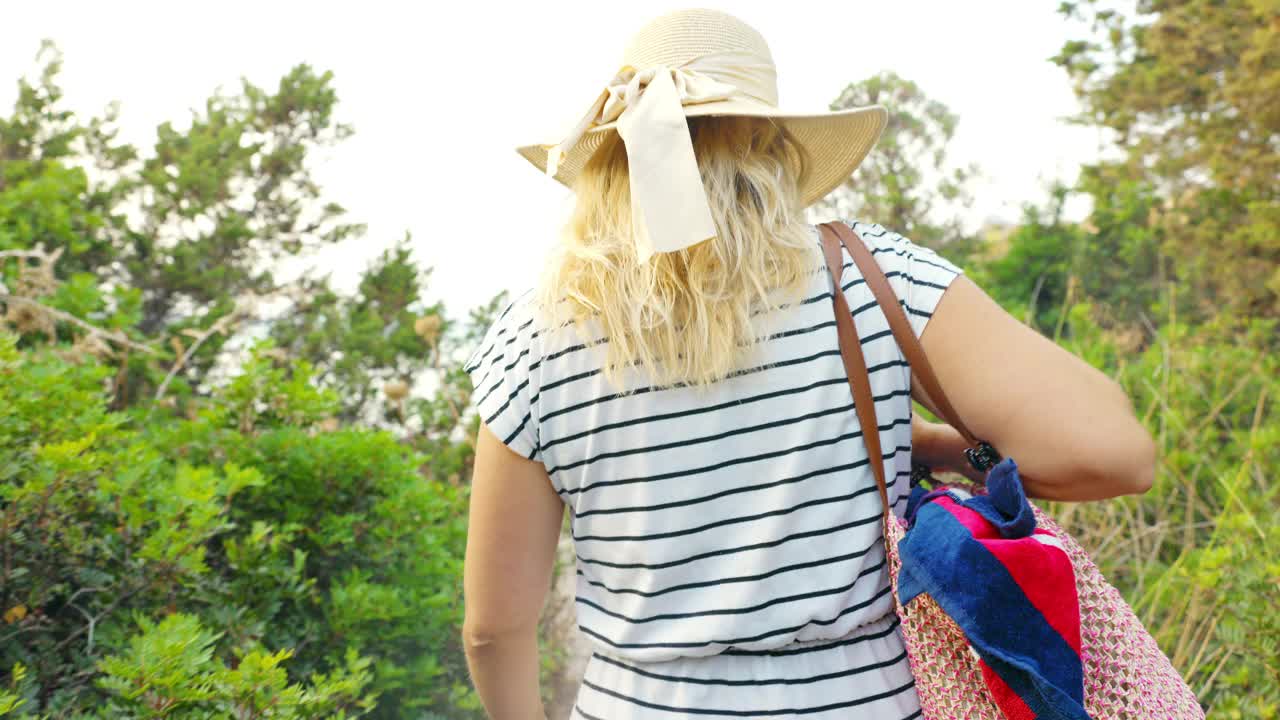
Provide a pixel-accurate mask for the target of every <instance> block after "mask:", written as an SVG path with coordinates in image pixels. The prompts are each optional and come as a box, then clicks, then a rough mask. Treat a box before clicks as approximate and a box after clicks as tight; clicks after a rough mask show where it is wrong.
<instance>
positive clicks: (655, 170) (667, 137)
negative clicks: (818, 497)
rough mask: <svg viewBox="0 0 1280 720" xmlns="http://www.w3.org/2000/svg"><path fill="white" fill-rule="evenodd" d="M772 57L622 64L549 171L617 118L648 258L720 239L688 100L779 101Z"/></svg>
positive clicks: (638, 237) (634, 216) (556, 152)
mask: <svg viewBox="0 0 1280 720" xmlns="http://www.w3.org/2000/svg"><path fill="white" fill-rule="evenodd" d="M776 88H777V78H776V75H775V72H774V66H773V64H772V63H770V62H766V61H762V60H761V59H760V58H758V57H756V56H754V55H749V54H745V53H715V54H711V55H703V56H701V57H698V58H695V59H694V60H691V61H689V62H687V63H684V64H683V65H679V66H675V67H672V66H667V65H654V66H651V67H647V68H644V69H642V70H638V69H636V68H634V67H632V66H630V65H628V66H625V67H623V68H622V69H621V70H620V71H618V74H617V75H616V76H614V78H613V80H612V81H610V83H609V84H608V85H607V86H606V87H605V89H604V90H603V91H602V92H601V93H600V96H599V97H597V98H596V100H595V102H593V103H592V104H591V107H589V108H588V109H587V113H586V114H585V115H584V116H583V118H582V120H581V121H579V122H578V124H577V125H576V126H575V127H574V128H573V130H572V131H571V132H570V133H569V135H568V136H566V137H565V139H564V140H562V141H561V142H560V143H559V144H557V145H554V146H551V147H550V148H548V151H547V167H546V172H547V174H548V175H551V176H554V175H555V174H556V172H557V170H558V169H559V165H560V160H561V158H562V157H563V155H564V154H565V153H566V152H568V151H569V150H572V149H573V148H574V147H575V146H576V145H577V144H578V142H579V141H580V140H581V139H582V136H583V135H585V134H586V133H587V132H588V131H589V130H590V129H591V128H592V127H595V126H599V125H604V124H606V123H611V122H616V123H617V125H616V128H617V130H618V134H619V136H621V138H622V142H623V144H624V145H625V146H626V150H627V162H628V166H629V169H630V179H631V224H632V232H633V234H634V237H635V242H636V251H637V253H638V255H639V259H640V261H641V262H644V261H646V260H648V259H649V257H650V256H651V255H653V253H655V252H674V251H677V250H683V249H684V248H687V247H689V246H691V245H695V244H697V243H700V242H702V241H704V240H708V239H710V238H713V237H715V235H716V228H715V222H714V221H713V220H712V218H711V207H710V205H708V203H707V194H706V189H705V188H704V187H703V185H702V176H701V174H700V173H699V171H698V161H697V158H696V157H695V156H694V153H693V141H692V139H691V138H690V136H689V128H688V125H687V123H686V120H685V114H684V106H686V105H697V104H700V103H708V102H717V101H722V100H728V99H731V98H740V97H747V98H751V99H753V100H756V101H758V102H762V103H765V104H766V105H770V106H776V105H777V100H776V98H777V90H776Z"/></svg>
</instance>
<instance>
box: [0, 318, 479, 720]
mask: <svg viewBox="0 0 1280 720" xmlns="http://www.w3.org/2000/svg"><path fill="white" fill-rule="evenodd" d="M0 338H2V339H0V473H3V478H2V479H0V511H2V512H3V516H2V520H0V522H3V531H2V532H0V556H2V558H3V562H0V569H2V570H0V572H3V573H4V574H3V577H0V612H3V614H4V620H5V622H4V624H3V625H0V667H4V668H14V667H16V666H17V665H18V664H21V666H22V667H23V668H24V670H23V675H24V678H23V679H22V680H21V681H19V680H18V679H17V677H18V673H17V672H14V673H13V676H14V678H15V680H14V683H13V687H12V689H11V690H9V691H6V692H8V693H9V694H8V695H0V708H4V707H6V704H7V706H8V708H9V709H8V710H7V711H6V712H27V713H34V714H36V715H48V716H51V717H71V716H76V715H79V716H82V717H91V716H94V715H93V714H94V713H99V714H101V713H105V714H101V715H100V716H102V717H111V718H127V717H139V718H144V717H178V718H187V717H191V718H195V717H201V718H204V717H209V718H214V717H228V718H230V717H279V718H295V717H296V718H312V717H317V718H318V717H355V716H359V715H366V714H367V715H368V716H369V717H379V718H399V717H406V716H411V715H412V714H414V713H422V712H426V711H430V710H434V711H437V712H443V713H448V714H449V715H450V716H459V715H466V714H468V713H470V712H472V711H473V710H474V708H475V707H476V704H475V701H474V698H473V697H472V695H471V693H470V691H469V690H468V689H467V686H466V684H465V670H464V668H463V667H462V660H461V654H460V653H459V652H458V650H457V643H456V637H457V632H456V627H457V625H458V624H459V623H460V620H461V604H460V576H461V560H462V549H463V542H464V534H465V530H464V523H465V513H464V509H465V491H464V489H463V488H461V487H455V486H453V485H451V484H448V483H443V482H437V481H434V480H432V479H431V478H430V477H428V476H424V474H423V473H422V472H421V468H423V467H424V466H427V465H428V464H429V463H431V458H430V457H427V456H425V455H423V454H421V453H420V452H417V451H415V450H413V449H412V448H410V447H407V446H405V445H404V444H402V443H399V442H397V441H396V440H395V439H394V438H393V437H391V436H390V435H389V434H387V433H384V432H374V431H369V430H358V429H338V430H333V429H331V428H329V427H328V426H326V424H325V423H324V422H323V421H324V420H325V419H326V418H327V417H328V416H329V413H331V412H332V411H333V408H334V407H335V403H334V400H333V398H332V397H331V396H330V395H328V394H327V393H325V392H322V391H319V390H317V389H315V387H314V385H313V383H312V382H311V381H310V378H309V375H308V373H309V368H308V367H307V366H306V365H305V364H292V365H290V366H288V367H286V366H284V364H283V363H281V362H278V361H277V360H275V359H274V358H273V355H274V354H273V353H272V352H271V351H270V349H267V348H264V349H262V350H260V351H256V352H255V353H254V354H253V356H252V357H251V358H250V359H249V360H248V362H246V364H245V366H244V369H243V372H242V373H241V374H240V375H238V376H237V377H236V378H235V379H233V380H232V381H231V382H230V383H228V384H227V386H226V387H225V388H224V389H222V390H221V391H218V392H216V393H215V394H214V395H213V396H212V397H211V398H209V399H208V400H207V401H196V400H192V401H190V402H189V403H188V405H187V408H186V410H187V412H188V416H187V417H182V418H180V417H175V416H173V415H171V414H169V413H168V411H166V410H165V409H163V408H159V407H157V408H153V409H151V410H135V411H131V412H130V413H127V414H122V413H114V412H111V411H109V410H108V408H107V406H106V401H107V394H106V393H105V392H104V389H103V381H104V378H105V377H106V376H107V374H108V372H109V371H108V370H107V369H105V368H102V367H99V366H97V365H95V364H93V363H92V362H79V361H77V362H72V361H70V360H68V359H65V358H62V357H59V355H58V352H57V350H56V349H49V350H45V351H40V352H35V351H26V352H21V353H19V352H18V351H17V350H16V349H15V340H14V338H13V337H12V336H0ZM33 688H34V689H33ZM272 698H274V699H272ZM18 702H22V705H21V706H20V707H19V706H18V705H17V703H18ZM375 703H376V704H375ZM255 713H256V714H255Z"/></svg>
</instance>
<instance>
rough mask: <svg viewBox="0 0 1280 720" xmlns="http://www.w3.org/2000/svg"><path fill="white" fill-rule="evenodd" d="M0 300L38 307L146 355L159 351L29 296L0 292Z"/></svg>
mask: <svg viewBox="0 0 1280 720" xmlns="http://www.w3.org/2000/svg"><path fill="white" fill-rule="evenodd" d="M0 302H6V303H19V304H23V305H29V306H31V307H35V308H39V309H40V310H41V311H43V312H47V313H49V314H50V315H52V316H54V317H55V318H57V319H59V320H62V321H63V322H69V323H71V324H72V325H76V326H79V327H80V328H82V329H83V330H86V331H88V332H89V333H90V334H91V335H95V336H97V337H100V338H103V339H106V340H110V341H111V342H113V343H116V344H117V345H123V346H125V347H129V348H133V349H134V350H138V351H140V352H144V353H147V354H148V355H159V353H158V352H156V351H155V350H154V349H152V348H149V347H147V346H146V345H140V344H138V343H136V342H134V341H132V340H130V339H129V338H127V337H125V336H124V334H123V333H119V332H111V331H108V330H103V329H102V328H100V327H98V326H96V325H90V324H89V323H87V322H85V321H84V320H81V319H80V318H78V317H76V316H75V315H72V314H71V313H68V312H63V311H62V310H58V309H57V308H51V307H49V306H48V305H45V304H44V303H42V302H38V301H36V300H32V299H31V298H26V297H22V296H21V295H11V294H9V293H0Z"/></svg>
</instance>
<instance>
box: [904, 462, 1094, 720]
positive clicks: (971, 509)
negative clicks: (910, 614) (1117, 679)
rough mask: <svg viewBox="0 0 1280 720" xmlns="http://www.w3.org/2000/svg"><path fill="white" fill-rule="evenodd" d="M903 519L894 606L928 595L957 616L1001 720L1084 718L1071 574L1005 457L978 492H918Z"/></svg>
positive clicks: (1077, 610)
mask: <svg viewBox="0 0 1280 720" xmlns="http://www.w3.org/2000/svg"><path fill="white" fill-rule="evenodd" d="M907 518H908V521H909V522H910V523H911V524H910V528H909V529H908V531H907V533H906V537H905V538H904V539H903V540H902V543H901V544H900V545H899V548H898V549H899V553H900V555H901V558H902V570H901V573H900V575H899V578H898V595H899V598H900V600H901V601H902V603H903V605H906V604H907V603H909V602H910V601H911V600H912V599H913V598H915V597H916V596H917V595H920V594H921V593H927V594H928V595H929V596H931V597H932V598H933V599H934V600H935V601H936V602H937V603H938V605H939V606H940V607H941V608H942V609H943V611H945V612H946V613H947V615H949V616H950V617H951V618H952V620H954V621H955V622H956V624H957V625H958V626H959V627H960V629H961V630H962V631H964V634H965V636H966V638H967V639H968V641H969V644H970V646H971V648H972V649H973V651H974V652H975V653H976V654H977V655H978V657H979V658H980V659H981V665H982V674H983V679H984V680H985V681H986V684H987V687H988V688H989V689H990V690H991V694H992V698H993V699H994V700H995V703H996V706H997V707H999V708H1000V710H1001V711H1002V712H1003V713H1004V714H1005V716H1006V717H1008V718H1009V720H1039V719H1042V718H1044V719H1050V718H1051V719H1053V720H1089V715H1088V714H1087V713H1086V712H1085V709H1084V671H1083V666H1082V663H1081V659H1080V605H1079V601H1078V599H1077V597H1076V584H1075V573H1074V571H1073V570H1072V566H1071V560H1070V558H1068V557H1067V554H1066V552H1065V551H1064V550H1063V549H1062V546H1061V544H1060V543H1059V542H1058V538H1057V537H1056V536H1055V535H1054V534H1053V533H1051V532H1049V531H1048V530H1044V529H1039V528H1037V527H1036V521H1035V516H1034V514H1033V513H1032V511H1031V505H1030V503H1029V502H1028V501H1027V497H1026V493H1025V492H1024V491H1023V487H1022V480H1021V479H1020V478H1019V477H1018V468H1017V465H1015V464H1014V462H1013V460H1011V459H1007V458H1006V459H1005V460H1003V461H1001V462H1000V463H999V464H998V465H996V466H995V467H994V468H992V469H991V472H990V473H989V474H988V476H987V493H986V494H984V495H970V494H969V493H967V492H965V491H963V490H960V489H957V488H941V489H938V490H934V491H932V492H928V493H926V492H924V491H923V489H917V490H916V491H915V493H914V494H913V495H912V497H911V501H910V503H909V505H908V507H907Z"/></svg>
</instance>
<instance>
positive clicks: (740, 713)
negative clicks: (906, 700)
mask: <svg viewBox="0 0 1280 720" xmlns="http://www.w3.org/2000/svg"><path fill="white" fill-rule="evenodd" d="M582 684H583V685H584V686H586V687H589V688H591V689H592V690H595V691H596V692H599V693H603V694H605V695H609V696H612V697H615V698H618V699H619V700H625V701H627V702H629V703H632V704H633V705H639V706H640V707H646V708H649V709H651V710H665V711H667V712H678V713H688V714H690V715H729V716H732V717H751V716H760V715H810V714H813V713H820V712H827V711H829V710H840V709H842V708H848V707H856V706H858V705H865V704H867V703H871V702H875V701H877V700H885V699H888V698H891V697H894V696H896V695H900V694H902V693H904V692H906V691H907V690H910V689H911V688H913V687H915V684H916V682H915V680H912V681H911V682H909V683H907V684H905V685H903V686H901V687H897V688H894V689H892V690H886V691H885V692H880V693H876V694H874V695H863V696H862V697H859V698H856V699H853V700H846V701H844V702H837V703H827V704H826V705H814V706H812V707H799V708H777V709H771V710H757V709H752V710H729V709H723V708H722V709H715V708H695V707H677V706H675V705H663V704H660V703H654V702H649V701H647V700H639V699H637V698H633V697H628V696H626V695H623V694H622V693H620V692H618V691H616V690H610V689H608V688H605V687H601V686H599V685H596V684H595V683H593V682H591V681H590V680H587V679H585V678H584V679H583V681H582ZM578 712H582V711H581V710H579V711H578Z"/></svg>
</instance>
